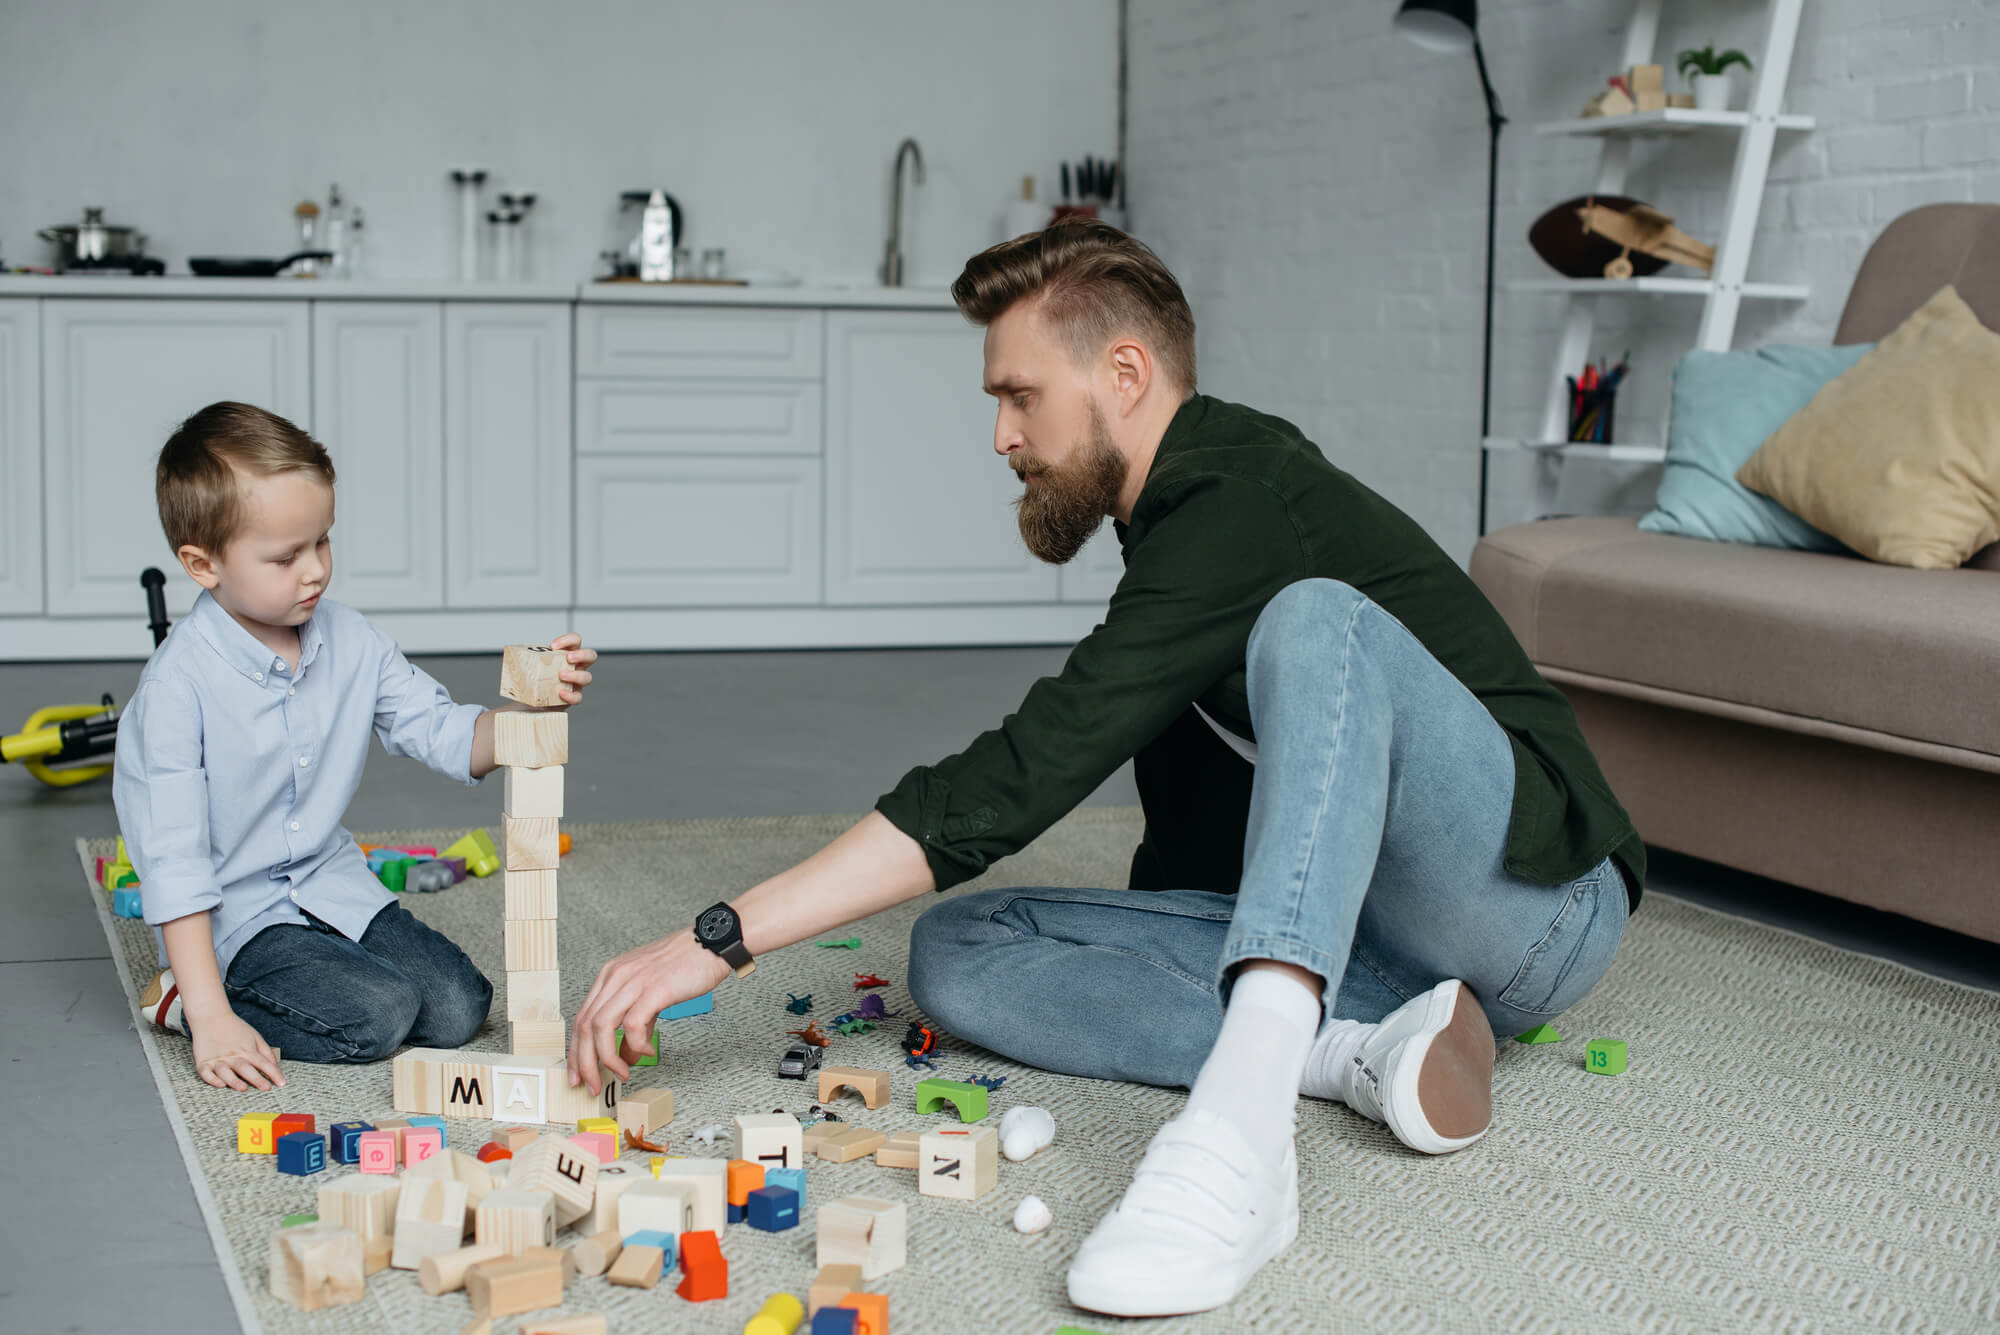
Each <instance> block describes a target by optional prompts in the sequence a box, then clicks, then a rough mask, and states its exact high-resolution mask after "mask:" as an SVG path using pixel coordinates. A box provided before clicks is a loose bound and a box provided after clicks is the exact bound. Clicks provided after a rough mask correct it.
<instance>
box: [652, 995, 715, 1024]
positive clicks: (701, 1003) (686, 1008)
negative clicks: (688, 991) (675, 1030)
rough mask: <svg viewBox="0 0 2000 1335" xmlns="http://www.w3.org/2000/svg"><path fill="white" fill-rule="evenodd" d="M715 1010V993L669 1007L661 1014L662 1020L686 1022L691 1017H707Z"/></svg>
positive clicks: (690, 998)
mask: <svg viewBox="0 0 2000 1335" xmlns="http://www.w3.org/2000/svg"><path fill="white" fill-rule="evenodd" d="M714 1009H715V993H713V992H704V993H702V994H701V995H700V996H698V997H689V998H688V999H687V1000H686V1001H683V1002H679V1003H677V1004H675V1005H672V1006H669V1007H667V1008H666V1009H665V1010H663V1011H661V1012H660V1018H661V1019H662V1020H685V1019H686V1018H687V1017H688V1016H690V1015H707V1014H708V1013H709V1012H711V1011H713V1010H714Z"/></svg>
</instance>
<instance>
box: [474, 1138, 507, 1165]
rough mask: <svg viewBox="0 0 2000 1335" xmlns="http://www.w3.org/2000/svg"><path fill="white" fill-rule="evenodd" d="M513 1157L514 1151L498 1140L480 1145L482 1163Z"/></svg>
mask: <svg viewBox="0 0 2000 1335" xmlns="http://www.w3.org/2000/svg"><path fill="white" fill-rule="evenodd" d="M513 1157H514V1151H512V1150H510V1149H508V1148H507V1147H506V1146H505V1145H502V1144H501V1143H500V1142H499V1141H497V1140H489V1141H487V1142H486V1143H485V1144H484V1145H481V1146H480V1147H479V1155H478V1158H479V1162H481V1163H498V1162H500V1160H502V1159H511V1158H513Z"/></svg>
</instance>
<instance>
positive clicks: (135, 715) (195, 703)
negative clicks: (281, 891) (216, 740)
mask: <svg viewBox="0 0 2000 1335" xmlns="http://www.w3.org/2000/svg"><path fill="white" fill-rule="evenodd" d="M111 796H112V802H113V804H114V805H115V806H116V807H117V809H118V831H119V833H120V834H122V835H123V836H124V837H125V851H126V852H127V853H128V854H130V855H131V858H132V868H133V870H134V871H136V872H138V874H139V885H140V889H141V894H140V900H141V902H142V905H143V907H144V910H145V915H146V921H147V922H148V923H149V924H151V925H153V926H155V927H157V926H159V925H160V924H161V923H167V922H172V921H174V920H175V919H176V918H185V917H187V916H189V915H190V914H195V913H206V912H208V911H210V910H211V909H213V908H214V907H215V906H216V905H218V904H220V903H221V902H222V883H221V881H220V880H219V879H218V878H217V877H216V873H215V857H214V853H213V851H212V850H211V848H210V845H209V834H208V773H207V771H206V770H204V769H203V767H202V749H201V701H200V699H199V698H198V697H197V696H196V694H195V692H194V691H193V690H192V689H191V688H190V687H188V686H187V685H186V683H183V682H178V681H175V680H172V679H160V678H156V679H153V680H149V681H144V682H141V683H140V685H139V689H138V690H137V691H135V692H134V693H133V695H132V699H131V701H130V702H129V703H127V705H126V706H125V712H124V714H123V715H122V716H121V717H120V718H119V720H118V747H117V751H116V759H115V761H114V763H113V768H112V779H111Z"/></svg>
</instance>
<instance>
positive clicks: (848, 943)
mask: <svg viewBox="0 0 2000 1335" xmlns="http://www.w3.org/2000/svg"><path fill="white" fill-rule="evenodd" d="M813 944H814V945H816V946H819V947H820V948H821V949H824V950H859V949H861V938H860V937H858V936H850V937H848V938H847V939H846V940H845V941H815V942H813Z"/></svg>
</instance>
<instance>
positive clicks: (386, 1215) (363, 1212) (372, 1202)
mask: <svg viewBox="0 0 2000 1335" xmlns="http://www.w3.org/2000/svg"><path fill="white" fill-rule="evenodd" d="M402 1195H403V1184H402V1182H401V1181H400V1180H398V1179H396V1178H393V1177H371V1176H367V1175H365V1174H361V1173H348V1174H346V1175H344V1176H342V1177H336V1178H334V1179H332V1180H331V1181H329V1182H326V1183H323V1184H322V1185H321V1186H320V1189H319V1219H320V1222H321V1223H322V1224H337V1225H339V1226H340V1227H341V1228H344V1229H346V1230H348V1231H349V1232H351V1233H352V1234H354V1236H355V1237H357V1238H359V1239H361V1241H362V1242H363V1243H364V1244H366V1243H370V1242H374V1241H376V1240H377V1239H386V1238H388V1237H390V1236H391V1235H392V1234H393V1233H394V1232H395V1231H396V1205H397V1203H398V1202H399V1201H400V1200H401V1199H402Z"/></svg>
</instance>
